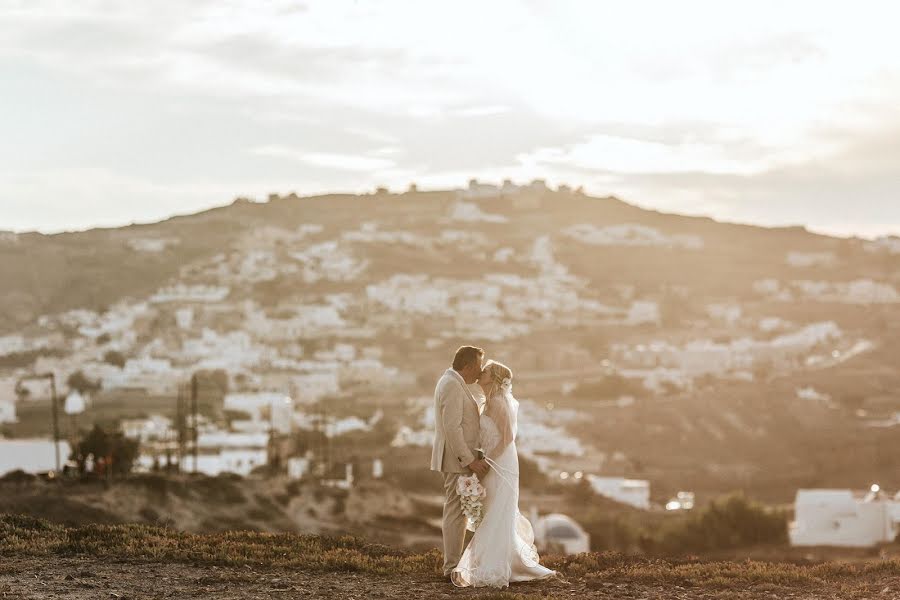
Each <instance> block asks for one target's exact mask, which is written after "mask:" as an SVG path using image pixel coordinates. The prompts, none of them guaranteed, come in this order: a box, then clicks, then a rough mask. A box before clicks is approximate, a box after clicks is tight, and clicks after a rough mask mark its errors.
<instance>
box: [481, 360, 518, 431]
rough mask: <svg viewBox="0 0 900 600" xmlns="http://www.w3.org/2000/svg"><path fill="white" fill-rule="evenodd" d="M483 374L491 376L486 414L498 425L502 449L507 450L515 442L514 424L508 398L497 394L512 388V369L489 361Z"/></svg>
mask: <svg viewBox="0 0 900 600" xmlns="http://www.w3.org/2000/svg"><path fill="white" fill-rule="evenodd" d="M482 372H487V373H490V374H491V387H490V388H489V389H488V390H487V391H486V392H485V404H484V414H485V415H487V416H489V417H490V418H491V420H493V421H494V423H495V424H496V425H497V430H498V431H499V432H500V443H501V446H500V447H502V448H505V447H506V446H507V445H509V444H510V442H512V441H513V432H512V423H510V418H509V407H508V406H507V402H506V398H504V397H501V398H497V392H498V391H500V390H501V388H503V387H504V386H510V387H511V386H512V377H513V373H512V369H510V368H509V367H507V366H506V365H504V364H503V363H499V362H497V361H496V360H489V361H487V362H486V363H485V364H484V368H483V369H482Z"/></svg>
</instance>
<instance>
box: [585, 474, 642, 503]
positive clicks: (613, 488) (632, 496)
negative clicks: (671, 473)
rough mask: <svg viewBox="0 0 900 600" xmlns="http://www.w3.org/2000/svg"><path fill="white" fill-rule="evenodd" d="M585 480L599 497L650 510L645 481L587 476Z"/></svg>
mask: <svg viewBox="0 0 900 600" xmlns="http://www.w3.org/2000/svg"><path fill="white" fill-rule="evenodd" d="M587 480H588V483H590V484H591V488H592V489H593V490H594V492H596V493H598V494H600V495H601V496H606V497H607V498H610V499H612V500H615V501H616V502H621V503H623V504H629V505H631V506H634V507H635V508H640V509H643V510H648V509H649V508H650V482H649V481H647V480H645V479H625V478H624V477H599V476H597V475H588V476H587Z"/></svg>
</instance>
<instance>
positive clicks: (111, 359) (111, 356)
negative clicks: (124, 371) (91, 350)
mask: <svg viewBox="0 0 900 600" xmlns="http://www.w3.org/2000/svg"><path fill="white" fill-rule="evenodd" d="M103 362H105V363H107V364H110V365H114V366H116V367H119V368H120V369H121V368H122V367H124V366H125V355H124V354H122V353H121V352H119V351H118V350H109V351H107V353H106V354H104V355H103Z"/></svg>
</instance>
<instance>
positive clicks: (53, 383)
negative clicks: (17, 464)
mask: <svg viewBox="0 0 900 600" xmlns="http://www.w3.org/2000/svg"><path fill="white" fill-rule="evenodd" d="M47 375H49V376H50V404H51V405H52V412H53V446H54V448H55V450H56V473H57V474H59V472H60V470H59V467H60V461H59V404H58V403H57V400H56V375H54V374H53V373H48V374H47Z"/></svg>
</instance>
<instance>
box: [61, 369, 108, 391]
mask: <svg viewBox="0 0 900 600" xmlns="http://www.w3.org/2000/svg"><path fill="white" fill-rule="evenodd" d="M66 385H68V386H69V389H70V390H75V391H77V392H78V393H79V394H84V393H91V392H96V391H97V390H99V389H100V382H99V381H91V380H90V379H88V378H87V376H85V374H84V373H83V372H82V371H75V372H74V373H72V374H71V375H69V378H68V379H67V380H66Z"/></svg>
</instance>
